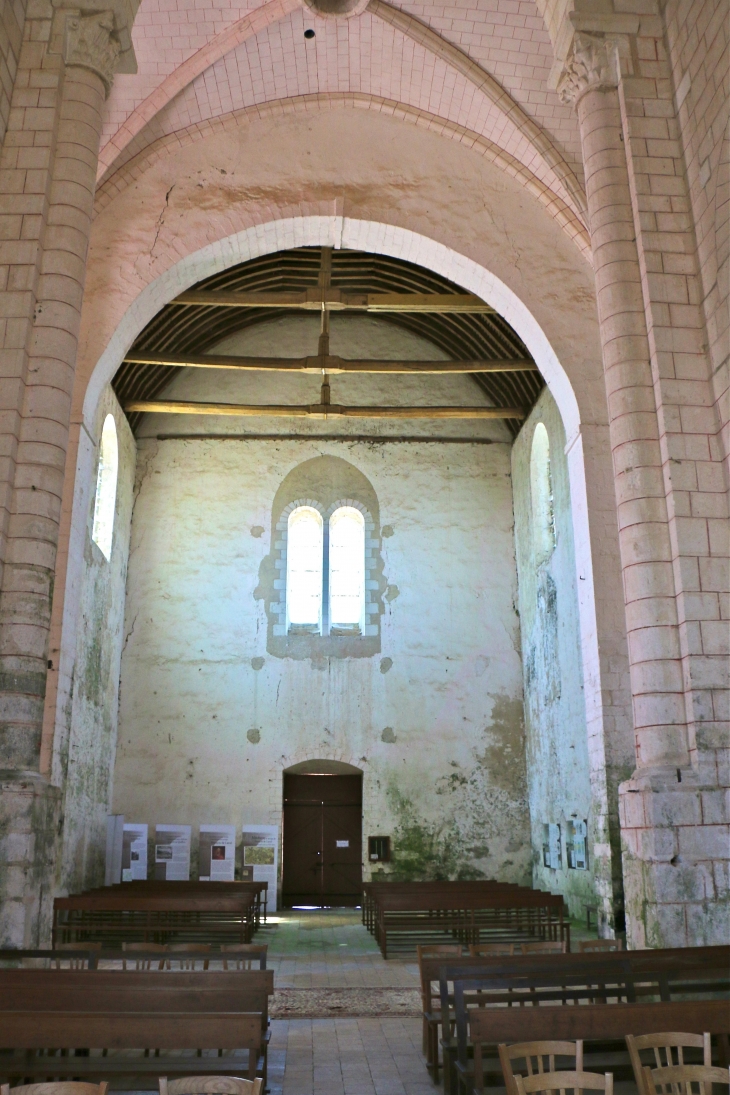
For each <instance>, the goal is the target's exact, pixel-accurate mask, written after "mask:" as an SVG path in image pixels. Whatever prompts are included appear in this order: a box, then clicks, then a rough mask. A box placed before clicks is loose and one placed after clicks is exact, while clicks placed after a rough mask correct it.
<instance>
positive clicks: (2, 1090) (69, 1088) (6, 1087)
mask: <svg viewBox="0 0 730 1095" xmlns="http://www.w3.org/2000/svg"><path fill="white" fill-rule="evenodd" d="M108 1086H109V1085H108V1083H107V1082H106V1080H104V1081H102V1082H101V1083H100V1084H85V1083H80V1082H78V1081H76V1080H57V1081H56V1082H55V1083H50V1084H23V1085H22V1086H21V1087H12V1088H11V1087H10V1084H0V1095H106V1089H107V1087H108Z"/></svg>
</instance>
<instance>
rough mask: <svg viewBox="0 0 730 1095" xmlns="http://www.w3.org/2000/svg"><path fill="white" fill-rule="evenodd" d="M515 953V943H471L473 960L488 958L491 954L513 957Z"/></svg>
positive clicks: (470, 952)
mask: <svg viewBox="0 0 730 1095" xmlns="http://www.w3.org/2000/svg"><path fill="white" fill-rule="evenodd" d="M514 953H515V945H514V943H471V944H470V946H469V954H470V955H471V957H472V958H487V957H488V956H489V955H490V954H496V955H500V954H504V955H508V956H509V957H511V956H512V955H513V954H514Z"/></svg>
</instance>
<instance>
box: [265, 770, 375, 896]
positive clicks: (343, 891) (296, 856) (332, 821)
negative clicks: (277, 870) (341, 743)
mask: <svg viewBox="0 0 730 1095" xmlns="http://www.w3.org/2000/svg"><path fill="white" fill-rule="evenodd" d="M283 835H284V841H283V844H284V865H283V879H282V902H283V904H284V905H285V906H289V907H291V906H292V905H359V904H360V901H361V898H362V776H335V775H332V776H329V775H286V774H285V775H284V834H283Z"/></svg>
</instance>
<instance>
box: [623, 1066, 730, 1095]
mask: <svg viewBox="0 0 730 1095" xmlns="http://www.w3.org/2000/svg"><path fill="white" fill-rule="evenodd" d="M713 1084H724V1085H725V1086H728V1085H730V1069H727V1068H712V1066H710V1065H670V1066H669V1068H645V1069H644V1090H645V1091H647V1092H649V1095H662V1093H665V1095H712V1085H713Z"/></svg>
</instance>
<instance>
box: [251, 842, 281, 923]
mask: <svg viewBox="0 0 730 1095" xmlns="http://www.w3.org/2000/svg"><path fill="white" fill-rule="evenodd" d="M243 866H244V868H245V867H253V880H254V882H268V884H269V888H268V892H267V910H268V912H276V886H277V882H278V874H279V871H278V868H279V827H278V826H277V825H244V826H243Z"/></svg>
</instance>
